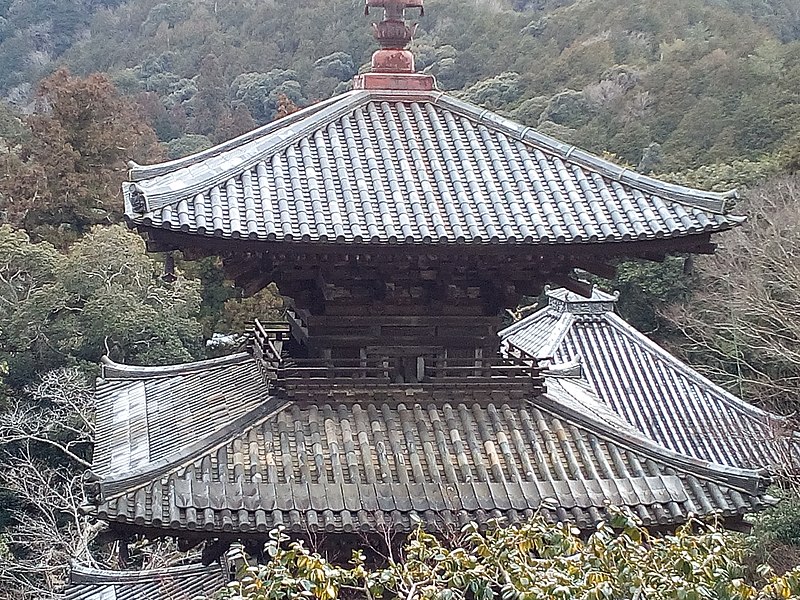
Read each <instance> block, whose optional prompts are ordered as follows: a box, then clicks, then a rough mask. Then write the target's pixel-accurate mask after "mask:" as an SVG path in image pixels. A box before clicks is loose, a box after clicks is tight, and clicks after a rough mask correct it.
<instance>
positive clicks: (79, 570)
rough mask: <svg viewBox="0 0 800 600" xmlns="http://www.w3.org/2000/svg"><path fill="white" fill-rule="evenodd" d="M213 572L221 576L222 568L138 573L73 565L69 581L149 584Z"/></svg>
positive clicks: (184, 567)
mask: <svg viewBox="0 0 800 600" xmlns="http://www.w3.org/2000/svg"><path fill="white" fill-rule="evenodd" d="M209 571H211V572H215V573H220V574H222V572H223V571H222V568H221V567H220V566H219V565H218V564H216V563H212V564H211V565H208V566H206V565H204V564H202V563H198V564H190V565H172V566H169V567H159V568H155V569H143V570H140V571H114V570H112V569H98V568H94V567H89V566H87V565H81V564H77V563H73V564H72V566H71V570H70V581H71V582H72V583H73V584H84V585H86V584H94V585H98V584H108V585H115V584H116V585H118V584H125V583H149V582H155V581H159V580H160V579H161V578H163V577H165V576H167V577H168V576H175V575H191V574H193V573H207V572H209Z"/></svg>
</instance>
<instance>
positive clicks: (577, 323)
mask: <svg viewBox="0 0 800 600" xmlns="http://www.w3.org/2000/svg"><path fill="white" fill-rule="evenodd" d="M616 299H617V296H612V295H609V294H605V293H604V292H601V291H599V290H594V292H593V294H592V297H591V298H583V297H581V296H579V295H577V294H575V293H573V292H569V291H567V290H565V289H563V288H562V289H558V290H553V291H549V292H548V301H549V304H548V306H546V307H544V308H542V309H541V310H539V311H537V312H536V313H534V314H532V315H530V316H529V317H526V318H525V319H522V320H520V321H519V322H517V323H515V324H513V325H511V326H510V327H508V328H506V329H505V330H503V331H501V332H500V336H501V338H503V340H504V342H510V343H512V344H513V345H515V346H517V347H519V348H521V349H522V350H525V351H526V352H529V353H530V354H532V355H533V356H536V357H537V358H539V359H540V360H549V361H550V362H551V364H553V365H559V364H563V363H571V362H574V361H580V362H581V363H582V366H583V376H584V377H585V378H586V379H587V380H588V381H589V382H590V383H591V385H592V387H593V389H594V392H595V393H596V394H597V397H598V398H599V399H600V400H601V401H602V402H603V403H605V404H606V406H608V408H610V409H611V410H613V411H614V412H615V413H616V414H617V415H618V416H619V417H620V418H622V419H623V420H624V421H626V422H627V423H629V424H630V425H632V426H633V427H635V428H636V429H637V430H639V431H640V432H642V433H644V434H646V435H647V436H648V437H650V438H651V439H653V440H655V441H656V442H658V443H659V444H661V445H663V446H665V447H667V448H670V449H671V450H674V451H675V452H680V453H682V454H687V455H690V456H694V457H696V458H699V459H702V460H708V461H712V462H717V463H721V464H725V465H731V466H737V467H745V468H761V467H769V468H771V469H773V470H775V471H776V472H780V471H781V470H782V469H783V468H785V467H786V465H788V464H791V463H792V462H797V461H800V450H799V448H800V445H799V444H798V442H800V439H798V437H797V434H796V433H795V432H794V431H793V430H792V427H791V425H790V423H788V422H787V420H786V419H784V418H782V417H780V416H778V415H775V414H772V413H769V412H766V411H764V410H761V409H759V408H758V407H756V406H753V405H752V404H749V403H747V402H745V401H743V400H741V399H740V398H737V397H736V396H734V395H732V394H730V393H729V392H727V391H725V390H724V389H723V388H721V387H720V386H718V385H716V384H714V383H712V382H711V381H709V380H708V379H706V378H705V377H703V376H702V375H700V374H699V373H698V372H697V371H695V370H694V369H692V368H691V367H690V366H689V365H687V364H685V363H683V362H681V361H680V360H678V359H677V358H675V357H674V356H672V355H671V354H669V353H668V352H667V351H666V350H664V349H663V348H661V347H660V346H659V345H658V344H656V343H655V342H653V341H652V340H650V339H649V338H648V337H647V336H645V335H644V334H642V333H640V332H638V331H636V329H634V328H633V327H631V326H630V325H629V324H628V323H626V322H625V321H624V320H623V319H622V318H621V317H619V316H618V315H617V314H615V312H614V307H615V302H616Z"/></svg>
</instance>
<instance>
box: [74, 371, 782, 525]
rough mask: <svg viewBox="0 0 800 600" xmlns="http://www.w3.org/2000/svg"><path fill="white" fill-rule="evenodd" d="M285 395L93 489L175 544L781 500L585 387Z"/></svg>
mask: <svg viewBox="0 0 800 600" xmlns="http://www.w3.org/2000/svg"><path fill="white" fill-rule="evenodd" d="M235 385H236V384H234V383H233V382H226V384H225V389H223V388H222V386H220V391H227V389H228V388H230V387H231V386H235ZM173 391H174V392H175V393H180V390H179V389H175V390H173ZM273 394H274V395H273V396H271V397H269V398H268V399H266V400H265V401H264V402H263V403H262V404H261V405H260V406H258V407H256V408H255V409H253V410H252V411H251V412H250V413H249V414H246V415H243V416H242V417H241V418H239V419H237V420H236V421H233V422H231V423H230V424H228V425H227V426H226V427H224V428H222V429H221V430H220V431H218V432H215V433H214V434H210V435H208V436H206V437H205V438H203V439H197V440H193V442H192V443H190V444H188V445H185V446H181V445H180V444H179V443H175V444H174V445H173V447H172V452H171V453H170V454H169V455H167V456H165V457H164V458H163V459H160V460H156V461H153V462H151V463H149V464H147V465H145V466H143V467H140V468H137V469H132V470H131V471H129V472H126V473H123V472H117V473H114V474H111V475H107V476H104V477H100V478H99V481H96V482H94V483H92V484H91V486H90V488H91V489H90V490H89V495H90V497H91V498H92V501H93V502H94V503H95V508H94V509H93V512H94V514H95V515H96V516H97V517H98V518H100V519H103V520H108V521H112V522H114V523H117V524H120V525H125V526H127V527H133V528H136V527H139V528H142V529H147V530H151V531H152V530H153V529H158V530H161V531H165V532H172V533H173V534H176V535H197V532H205V534H204V535H219V534H229V535H236V536H240V535H243V534H245V535H256V536H257V535H263V534H265V533H266V532H268V531H269V530H270V529H272V528H273V527H275V526H277V525H284V526H286V527H289V528H290V529H291V530H293V531H296V532H305V531H309V530H310V531H316V530H319V531H323V530H324V531H329V532H349V531H383V530H385V529H386V528H390V529H393V530H396V531H408V530H410V529H413V528H414V527H415V526H416V523H418V522H423V523H425V524H426V526H427V527H430V528H432V529H435V528H437V527H456V526H459V525H463V524H464V523H465V522H467V521H476V522H479V523H484V522H486V521H487V520H489V519H492V518H501V517H502V518H505V519H507V520H508V521H509V522H516V521H519V520H523V519H525V518H527V517H529V516H531V515H532V514H533V513H534V512H535V511H543V512H544V514H546V515H547V516H549V518H550V519H552V520H554V521H555V520H559V521H571V522H574V523H576V524H578V525H579V526H580V527H582V528H592V527H593V526H594V525H595V524H596V523H597V522H598V521H600V520H602V519H604V518H606V517H607V515H606V512H605V511H606V507H607V506H608V505H616V506H621V507H628V508H630V509H631V510H632V511H634V512H635V513H636V514H638V515H639V517H640V518H641V519H642V520H643V521H644V522H645V523H646V524H647V525H650V526H664V527H672V526H675V525H677V524H680V523H682V522H685V521H686V519H687V518H688V516H689V515H690V514H701V515H710V514H717V513H719V514H721V515H722V516H723V517H725V518H731V519H739V518H741V516H742V515H744V514H745V513H748V512H752V511H754V510H758V509H759V508H761V507H762V506H763V505H764V504H765V503H767V502H769V501H770V500H769V498H768V497H767V496H765V486H766V483H767V478H765V477H764V475H763V474H761V473H758V472H755V471H744V470H741V469H735V468H730V467H723V466H719V465H713V464H709V463H707V462H705V461H698V460H696V459H693V458H689V457H686V456H681V455H678V454H676V453H674V452H672V451H670V450H667V449H665V448H663V447H661V446H658V445H656V444H655V443H654V442H652V441H650V440H649V439H647V438H645V436H643V435H642V434H640V433H639V432H637V431H635V430H634V429H633V428H631V427H627V426H625V425H624V424H622V423H620V422H619V419H617V418H615V417H613V416H610V417H609V416H608V409H606V408H604V407H603V406H602V404H600V403H599V401H598V400H597V399H596V398H594V397H593V395H592V393H591V391H590V390H589V389H587V387H586V386H585V385H581V384H577V385H571V384H569V383H567V382H560V383H557V382H553V389H552V391H551V392H548V394H546V395H540V396H537V397H535V398H526V397H522V396H524V392H516V393H515V394H509V393H505V392H503V391H500V390H498V389H492V388H491V387H489V388H477V387H475V388H471V389H470V388H464V389H449V387H448V386H440V387H436V388H431V389H430V390H426V389H423V388H415V387H411V388H409V387H407V386H402V385H389V386H385V387H383V388H381V387H374V386H373V387H368V388H364V389H363V390H359V389H357V388H353V387H349V388H347V389H344V388H336V387H331V386H326V385H321V386H320V387H319V389H318V392H317V395H318V397H317V398H314V397H313V393H312V391H309V393H307V394H304V396H303V398H302V399H293V398H290V397H288V396H284V395H283V393H282V392H281V390H280V389H276V390H273ZM520 394H521V395H522V396H520V397H517V396H518V395H520ZM109 399H110V396H109ZM122 402H123V404H124V400H122ZM158 435H159V436H160V437H161V438H165V439H172V436H171V434H169V433H167V432H163V431H162V432H160V433H158ZM186 442H187V440H184V443H186ZM193 532H194V533H193Z"/></svg>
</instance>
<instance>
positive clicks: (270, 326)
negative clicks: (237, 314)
mask: <svg viewBox="0 0 800 600" xmlns="http://www.w3.org/2000/svg"><path fill="white" fill-rule="evenodd" d="M289 331H290V329H289V324H288V323H285V322H282V321H279V322H266V323H262V322H261V321H258V320H256V321H255V322H254V323H253V325H252V337H251V341H250V350H251V352H252V354H253V358H255V359H256V362H257V363H258V366H259V369H260V370H261V375H262V376H263V377H264V379H275V378H276V377H277V376H278V369H279V368H280V366H281V349H282V347H283V340H284V339H286V336H288V334H289Z"/></svg>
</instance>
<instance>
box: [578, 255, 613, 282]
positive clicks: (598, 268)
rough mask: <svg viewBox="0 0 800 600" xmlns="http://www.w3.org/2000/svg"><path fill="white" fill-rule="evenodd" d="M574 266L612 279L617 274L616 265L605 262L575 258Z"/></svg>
mask: <svg viewBox="0 0 800 600" xmlns="http://www.w3.org/2000/svg"><path fill="white" fill-rule="evenodd" d="M575 267H576V268H578V269H581V270H583V271H586V272H587V273H591V274H592V275H597V276H598V277H602V278H603V279H614V278H615V277H616V276H617V267H615V266H613V265H610V264H608V263H606V262H601V261H593V260H585V259H583V260H576V261H575Z"/></svg>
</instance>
